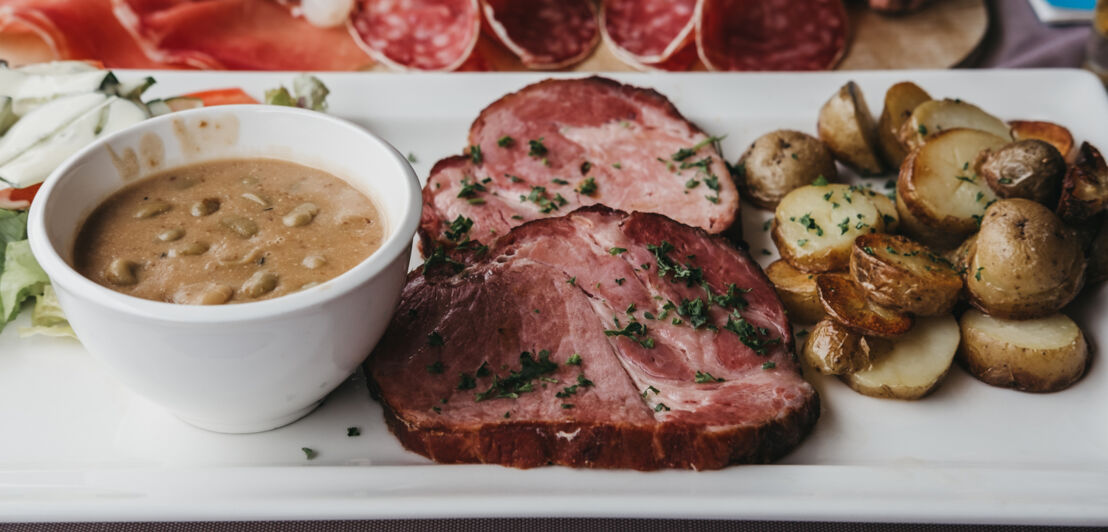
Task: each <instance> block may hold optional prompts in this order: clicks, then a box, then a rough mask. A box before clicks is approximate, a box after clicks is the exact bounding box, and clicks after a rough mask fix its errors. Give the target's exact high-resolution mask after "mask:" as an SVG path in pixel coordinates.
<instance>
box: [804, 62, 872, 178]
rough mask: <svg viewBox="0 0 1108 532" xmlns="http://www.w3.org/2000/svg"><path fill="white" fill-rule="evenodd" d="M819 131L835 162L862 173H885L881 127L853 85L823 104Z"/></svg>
mask: <svg viewBox="0 0 1108 532" xmlns="http://www.w3.org/2000/svg"><path fill="white" fill-rule="evenodd" d="M816 130H817V131H818V132H819V139H820V140H822V141H823V142H824V143H825V144H827V147H828V148H831V153H833V154H834V155H835V158H836V159H838V160H840V161H842V163H843V164H845V165H847V166H849V167H851V168H853V169H854V170H856V171H857V172H858V173H860V174H863V175H877V174H880V173H881V172H883V171H884V170H885V165H884V163H883V162H882V160H881V157H880V156H879V155H878V153H877V124H876V123H875V122H874V120H873V115H872V114H870V111H869V106H867V105H866V99H865V97H864V96H863V95H862V89H860V88H858V85H857V84H855V83H854V82H853V81H849V82H847V84H846V85H843V86H842V88H840V89H839V91H838V92H836V93H835V95H834V96H832V97H831V99H829V100H827V103H824V104H823V107H822V108H820V110H819V122H817V124H816Z"/></svg>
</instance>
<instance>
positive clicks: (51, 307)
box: [19, 285, 77, 338]
mask: <svg viewBox="0 0 1108 532" xmlns="http://www.w3.org/2000/svg"><path fill="white" fill-rule="evenodd" d="M36 334H42V335H45V336H68V337H70V338H77V335H76V334H74V332H73V328H72V327H70V326H69V322H68V321H66V319H65V314H62V307H61V305H59V304H58V296H57V294H55V293H54V287H53V286H50V285H46V286H44V287H43V290H42V294H39V295H37V296H35V307H34V309H32V310H31V326H30V327H21V328H20V329H19V337H20V338H26V337H28V336H34V335H36Z"/></svg>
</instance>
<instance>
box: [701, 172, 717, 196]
mask: <svg viewBox="0 0 1108 532" xmlns="http://www.w3.org/2000/svg"><path fill="white" fill-rule="evenodd" d="M704 184H705V185H708V188H710V189H712V190H714V191H716V192H719V178H718V177H716V176H714V175H710V176H708V177H705V178H704Z"/></svg>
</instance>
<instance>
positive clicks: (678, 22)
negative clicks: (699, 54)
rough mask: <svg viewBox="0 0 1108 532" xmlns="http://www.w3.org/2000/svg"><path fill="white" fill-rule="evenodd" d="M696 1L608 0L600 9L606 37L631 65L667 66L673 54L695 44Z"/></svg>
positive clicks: (644, 66)
mask: <svg viewBox="0 0 1108 532" xmlns="http://www.w3.org/2000/svg"><path fill="white" fill-rule="evenodd" d="M696 2H697V0H605V1H604V3H603V5H602V6H601V12H600V13H601V15H600V23H601V31H602V32H603V35H604V40H605V41H606V42H607V43H608V45H609V46H610V47H611V48H612V51H613V52H614V53H615V54H616V56H617V57H619V58H620V59H621V60H623V61H624V62H626V63H628V64H630V65H632V66H636V67H640V68H665V67H666V65H667V64H669V63H668V62H669V59H670V58H673V57H674V56H675V55H677V54H678V53H679V52H681V51H682V50H685V49H687V47H688V46H689V45H690V44H692V41H693V28H694V27H695V22H696V19H695V17H694V16H693V15H694V14H695V12H696ZM686 55H687V54H686ZM692 59H693V61H695V54H694V57H693V58H692ZM682 63H684V62H681V61H678V62H676V64H677V65H680V64H682Z"/></svg>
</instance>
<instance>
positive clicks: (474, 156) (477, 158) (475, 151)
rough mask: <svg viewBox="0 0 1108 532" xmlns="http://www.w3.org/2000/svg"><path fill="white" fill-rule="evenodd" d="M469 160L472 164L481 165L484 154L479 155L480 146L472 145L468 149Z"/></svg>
mask: <svg viewBox="0 0 1108 532" xmlns="http://www.w3.org/2000/svg"><path fill="white" fill-rule="evenodd" d="M469 160H471V161H473V164H481V163H482V162H484V161H485V154H483V153H481V145H480V144H474V145H472V146H470V147H469Z"/></svg>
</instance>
